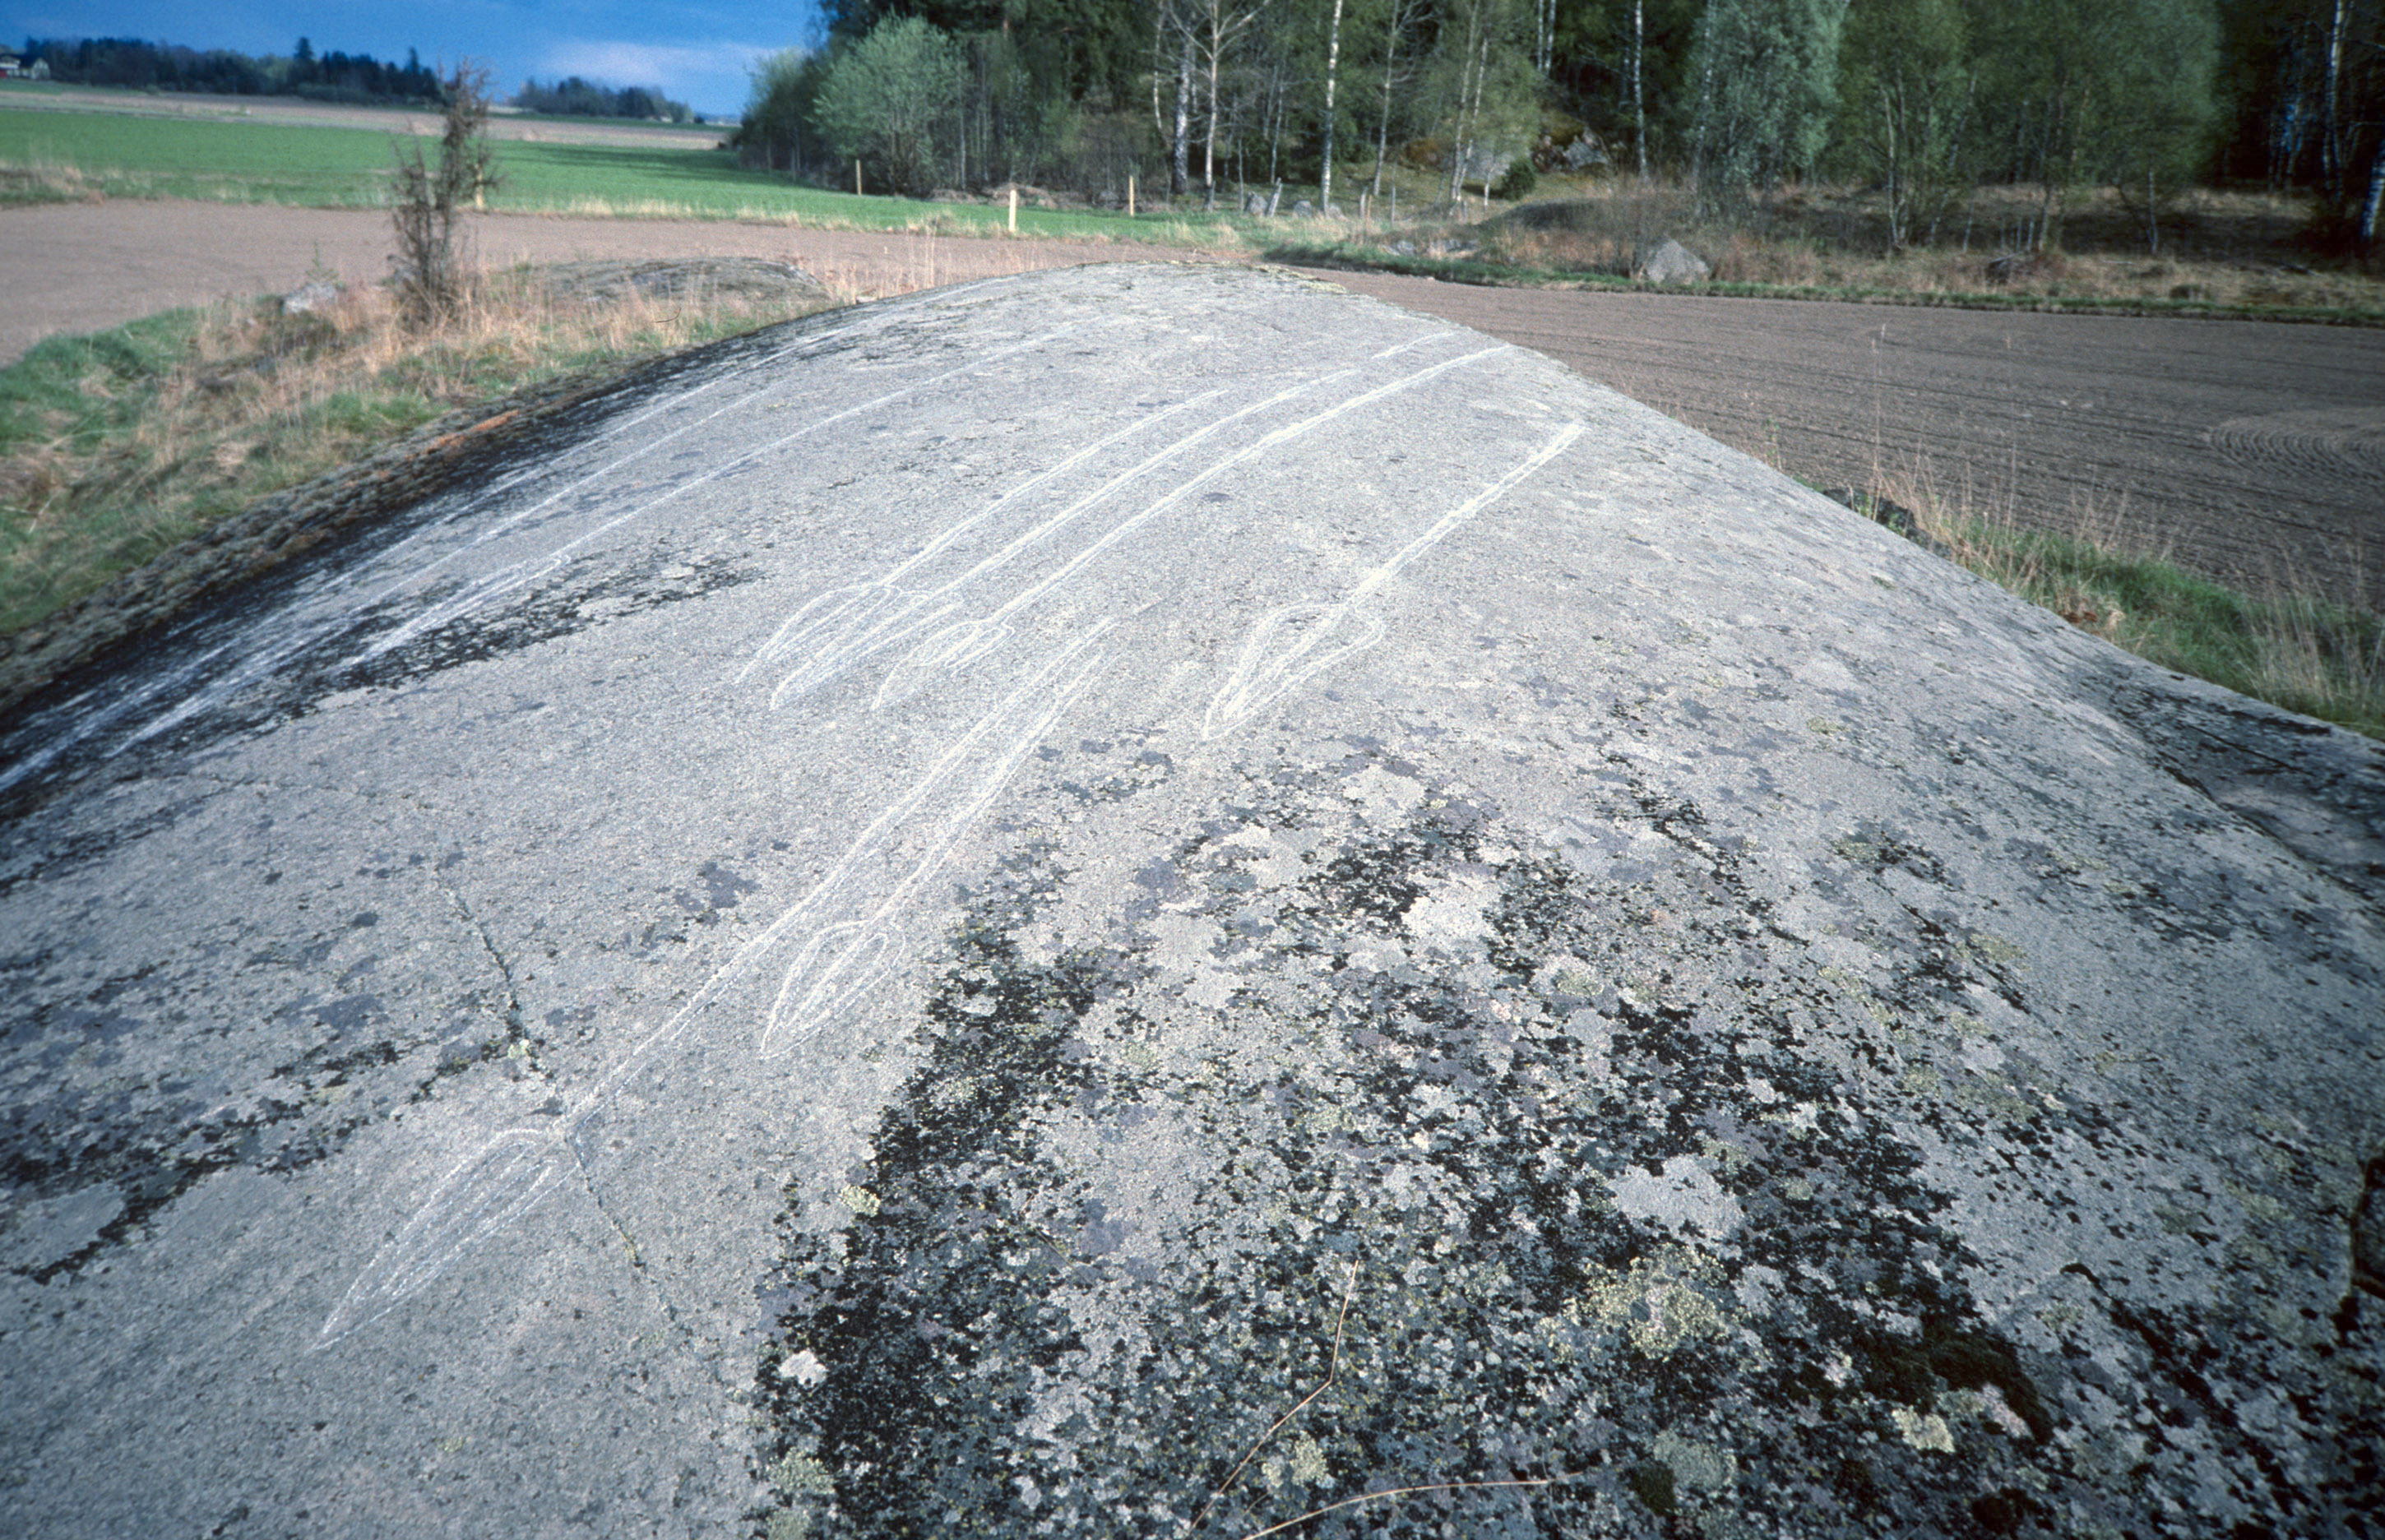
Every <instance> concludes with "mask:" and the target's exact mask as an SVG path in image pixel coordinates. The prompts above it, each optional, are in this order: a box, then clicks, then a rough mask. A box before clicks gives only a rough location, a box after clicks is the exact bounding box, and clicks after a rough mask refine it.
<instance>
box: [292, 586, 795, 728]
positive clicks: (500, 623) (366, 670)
mask: <svg viewBox="0 0 2385 1540" xmlns="http://www.w3.org/2000/svg"><path fill="white" fill-rule="evenodd" d="M757 576H758V573H756V572H755V571H754V570H752V569H751V568H749V567H746V566H743V565H737V564H734V563H730V562H728V561H710V562H706V561H701V560H699V561H697V562H695V563H693V564H692V565H687V566H680V565H676V564H675V563H668V562H667V561H666V560H665V559H664V558H661V557H658V556H649V557H647V558H645V559H643V560H641V561H638V562H634V563H631V564H630V565H626V566H621V567H616V568H613V569H610V570H607V571H604V572H595V573H589V574H584V575H581V576H580V577H579V578H577V580H575V581H570V582H566V583H562V584H558V585H556V587H553V588H550V589H542V590H536V591H534V592H533V593H532V594H531V595H530V596H529V597H528V598H526V599H522V600H518V601H517V602H514V603H512V604H508V605H506V606H504V607H503V608H501V609H497V610H495V611H493V612H492V613H488V614H472V615H463V616H459V617H458V618H457V619H456V620H453V621H450V622H448V623H446V624H444V625H442V626H436V627H431V628H429V629H427V630H424V631H423V632H421V633H420V634H418V635H417V636H415V637H413V638H411V639H409V640H407V641H406V643H405V644H404V645H403V646H399V647H393V648H392V649H390V650H389V651H388V652H383V653H381V654H380V655H378V656H376V657H373V658H370V659H368V660H366V661H364V662H361V663H357V664H353V665H351V666H349V667H346V668H343V669H340V670H338V671H337V672H335V673H331V674H329V675H327V677H325V678H324V679H322V680H321V681H320V683H319V684H318V685H317V687H316V689H313V690H310V691H306V692H305V695H306V697H308V698H311V696H313V695H316V694H320V693H328V692H329V691H330V690H331V689H355V688H357V687H359V686H366V685H377V686H387V685H393V684H397V683H401V682H404V681H406V680H410V679H418V678H423V677H428V676H430V675H432V674H439V673H443V672H445V671H446V670H448V669H451V668H457V667H461V666H462V665H464V664H470V663H481V662H484V661H486V660H488V659H491V658H496V657H503V656H506V655H507V654H509V653H514V652H522V651H525V650H527V649H529V648H531V647H536V646H540V645H542V644H543V643H546V642H550V641H555V640H559V639H561V638H564V637H568V636H571V635H573V634H575V633H577V632H580V631H585V630H588V629H590V628H592V627H596V626H601V625H605V624H606V623H608V622H611V621H615V620H620V619H624V618H626V617H628V616H630V615H638V614H642V613H643V612H645V611H648V610H655V609H660V608H663V607H665V606H667V605H671V604H680V603H684V602H687V601H689V600H691V599H701V598H703V597H704V596H705V595H706V594H709V593H715V592H718V591H719V590H723V589H730V588H735V587H737V586H739V585H741V584H743V583H749V582H752V581H753V580H754V579H755V578H756V577H757ZM405 619H406V615H403V614H393V615H389V616H387V617H385V622H384V623H395V622H401V621H403V620H405ZM346 640H350V641H351V642H353V641H354V640H368V629H367V628H361V627H360V628H359V629H358V630H357V631H356V632H353V633H351V634H350V636H349V638H348V639H346ZM284 714H298V713H297V703H296V702H290V703H288V704H285V706H284Z"/></svg>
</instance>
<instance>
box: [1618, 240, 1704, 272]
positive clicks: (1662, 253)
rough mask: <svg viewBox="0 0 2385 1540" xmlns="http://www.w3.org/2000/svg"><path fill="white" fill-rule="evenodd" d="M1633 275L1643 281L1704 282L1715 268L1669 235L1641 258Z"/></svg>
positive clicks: (1634, 268)
mask: <svg viewBox="0 0 2385 1540" xmlns="http://www.w3.org/2000/svg"><path fill="white" fill-rule="evenodd" d="M1631 276H1632V277H1633V278H1636V279H1639V280H1640V281H1641V282H1642V283H1704V281H1705V280H1706V279H1709V278H1711V277H1713V276H1714V269H1713V268H1712V267H1708V266H1707V265H1706V260H1705V258H1704V257H1702V256H1700V255H1698V254H1697V253H1695V252H1693V251H1692V250H1690V249H1689V248H1688V247H1687V246H1684V245H1682V244H1681V243H1680V242H1679V241H1675V240H1672V239H1670V238H1669V237H1668V238H1667V240H1665V241H1664V242H1662V243H1661V244H1659V245H1658V246H1657V247H1656V249H1655V251H1652V252H1650V253H1649V254H1648V255H1646V256H1644V257H1642V259H1641V260H1640V262H1639V264H1638V265H1637V266H1636V267H1633V269H1632V272H1631Z"/></svg>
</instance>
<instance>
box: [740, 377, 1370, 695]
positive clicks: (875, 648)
mask: <svg viewBox="0 0 2385 1540" xmlns="http://www.w3.org/2000/svg"><path fill="white" fill-rule="evenodd" d="M1353 373H1355V370H1351V369H1337V370H1335V371H1333V372H1332V373H1330V374H1326V375H1320V376H1317V378H1316V379H1305V380H1302V381H1301V382H1299V383H1298V384H1295V385H1291V386H1287V387H1286V388H1285V389H1283V390H1280V391H1277V392H1276V393H1275V394H1273V395H1271V396H1268V397H1267V398H1266V399H1265V400H1262V401H1257V402H1254V403H1252V404H1250V405H1248V406H1244V407H1242V408H1241V409H1240V410H1238V411H1235V412H1231V413H1229V414H1228V415H1227V416H1223V417H1219V418H1217V420H1216V421H1214V422H1211V423H1209V424H1207V425H1206V426H1205V427H1203V428H1196V429H1194V430H1193V432H1191V433H1189V434H1186V435H1185V436H1184V437H1182V438H1180V439H1178V440H1176V441H1174V442H1172V443H1169V444H1168V445H1167V446H1166V447H1164V448H1162V449H1160V450H1157V451H1155V453H1152V454H1150V455H1148V456H1146V457H1145V458H1144V459H1143V461H1142V462H1141V463H1140V464H1137V465H1135V466H1130V467H1129V468H1128V469H1126V470H1123V471H1120V472H1119V473H1118V474H1117V475H1116V476H1113V477H1112V478H1110V479H1109V480H1107V481H1105V482H1104V483H1103V484H1102V485H1101V486H1100V487H1098V488H1096V489H1094V490H1093V491H1091V492H1088V493H1086V494H1085V495H1084V496H1083V497H1080V498H1079V499H1078V500H1077V501H1076V502H1074V503H1070V504H1068V506H1067V507H1066V508H1063V509H1061V510H1060V511H1059V512H1058V513H1057V514H1055V515H1052V516H1051V517H1049V518H1047V519H1045V520H1044V521H1043V523H1042V524H1040V525H1038V526H1036V527H1035V528H1032V529H1030V530H1029V531H1028V532H1027V533H1025V534H1023V535H1021V536H1019V537H1018V538H1017V539H1015V540H1012V541H1011V542H1010V543H1009V544H1008V545H1005V546H1004V547H1003V548H1002V549H1001V550H999V551H997V552H994V553H993V554H991V555H989V556H986V557H985V558H983V559H982V560H980V562H979V563H978V564H977V565H975V566H973V567H971V568H970V569H969V570H968V571H967V572H965V573H963V574H961V575H960V576H959V577H957V578H952V579H951V580H949V581H947V582H945V583H943V584H941V585H940V586H938V587H936V588H934V589H931V590H927V591H926V592H924V593H918V594H912V593H906V592H905V591H904V590H900V589H898V588H896V587H894V582H895V579H896V578H898V577H900V576H902V574H903V573H904V572H905V571H908V570H909V569H910V568H911V567H912V566H913V565H917V562H918V560H919V558H917V557H915V558H913V560H912V561H910V562H906V563H905V564H904V566H903V567H902V568H899V569H897V570H896V571H895V572H892V573H889V574H887V575H886V576H885V577H884V578H879V579H877V580H875V581H873V582H868V583H860V584H855V585H854V586H852V587H850V588H846V589H841V590H835V591H834V592H832V593H829V594H824V595H821V596H820V598H819V599H815V600H813V601H811V602H809V603H807V604H805V607H804V609H803V610H802V611H798V612H797V613H796V615H795V616H794V618H793V619H791V620H790V621H789V622H788V626H793V624H794V622H795V620H800V619H801V618H802V616H803V615H804V614H805V613H807V612H808V611H810V610H811V609H812V608H813V607H814V606H815V605H817V604H818V603H820V602H822V601H823V600H837V599H842V600H843V603H841V604H840V605H839V606H838V607H837V608H836V609H835V610H834V611H833V612H832V613H831V614H830V615H823V616H822V617H821V618H820V620H819V621H818V622H817V623H815V625H814V626H813V627H810V628H809V630H810V631H812V632H815V633H816V632H818V631H819V630H821V629H829V630H830V632H831V635H830V638H829V639H827V640H823V641H822V642H820V643H818V644H813V643H811V642H810V640H809V637H808V636H807V635H806V634H805V633H803V632H798V633H795V634H794V636H793V637H792V638H790V637H789V634H788V627H786V626H782V627H780V629H779V632H778V635H776V636H774V637H772V638H771V640H770V641H769V643H768V644H766V647H769V648H775V649H777V650H778V651H779V652H785V651H788V650H790V649H792V648H793V647H796V646H805V647H806V648H807V650H808V651H809V652H810V653H811V656H810V657H808V658H807V659H806V660H805V663H804V664H802V665H801V666H799V667H797V668H796V669H794V670H793V672H791V673H789V674H788V675H787V676H786V677H784V678H782V679H780V681H779V685H778V688H777V689H774V690H772V691H771V693H770V705H771V706H772V708H774V709H775V708H777V707H779V706H780V705H783V704H785V703H786V702H788V701H790V700H793V699H796V698H799V697H801V696H803V695H805V694H808V693H810V692H811V691H812V690H814V689H818V688H819V687H820V686H822V685H824V684H826V683H828V682H829V681H830V680H831V679H833V678H835V677H837V676H838V675H839V674H842V673H843V672H844V671H845V670H846V669H848V668H851V667H852V666H853V665H854V664H856V663H858V662H860V661H861V660H862V659H863V658H866V657H868V655H869V654H870V653H872V652H879V651H880V650H882V649H884V648H887V647H891V646H893V645H894V644H896V643H898V642H901V641H904V640H908V639H909V638H912V637H915V636H918V634H920V632H922V631H924V630H925V629H926V628H927V627H930V626H931V625H933V624H934V623H935V622H936V621H938V620H941V619H943V617H944V616H945V615H950V614H951V613H952V612H953V611H954V610H955V609H956V608H958V605H956V604H951V603H946V604H936V601H938V600H940V599H944V598H946V597H948V596H949V595H951V594H953V593H955V592H956V591H958V590H960V589H961V588H963V587H964V586H966V585H967V584H968V583H969V582H971V581H973V580H974V579H976V578H980V577H983V576H985V575H986V574H987V573H990V572H994V571H997V570H999V569H1000V568H1002V567H1004V566H1005V565H1009V563H1010V562H1011V561H1012V560H1014V559H1015V558H1016V557H1017V556H1018V553H1021V552H1023V551H1025V550H1026V549H1027V548H1028V547H1029V546H1030V545H1033V544H1036V543H1038V542H1040V541H1041V540H1044V539H1046V538H1047V537H1049V536H1050V535H1051V534H1052V533H1053V532H1055V531H1056V530H1058V529H1059V528H1062V527H1063V526H1064V525H1067V524H1068V523H1069V522H1070V521H1072V520H1073V519H1075V518H1076V517H1077V515H1080V514H1081V513H1082V512H1084V510H1086V509H1088V508H1090V507H1092V506H1093V504H1095V503H1100V502H1102V501H1104V500H1105V499H1106V498H1107V497H1109V495H1110V494H1111V493H1112V492H1115V491H1118V489H1119V488H1120V487H1123V486H1126V485H1127V484H1129V483H1130V482H1131V481H1133V480H1135V479H1136V478H1140V477H1142V476H1143V475H1145V474H1147V473H1149V472H1150V471H1151V470H1153V469H1154V468H1155V467H1156V466H1159V465H1160V464H1161V463H1162V462H1164V461H1166V460H1168V459H1171V458H1173V457H1174V456H1176V455H1178V454H1180V453H1183V452H1184V451H1186V450H1188V449H1191V448H1193V447H1194V446H1195V445H1197V444H1199V443H1200V442H1202V441H1204V440H1205V439H1208V438H1210V437H1212V436H1214V435H1216V434H1217V433H1220V432H1223V431H1224V430H1225V429H1226V428H1230V427H1231V426H1233V425H1234V424H1235V423H1237V422H1240V421H1242V419H1243V418H1245V417H1248V416H1252V415H1253V414H1254V413H1257V412H1262V411H1265V410H1267V408H1268V407H1270V406H1276V405H1280V404H1282V403H1283V402H1286V401H1289V400H1291V399H1292V397H1294V396H1298V395H1302V394H1305V393H1306V392H1307V391H1313V390H1316V389H1318V388H1319V387H1321V386H1325V385H1330V384H1331V383H1333V382H1334V381H1336V380H1339V379H1346V378H1348V377H1349V376H1350V375H1351V374H1353ZM1224 393H1225V392H1224V391H1209V392H1208V393H1207V394H1205V395H1203V396H1199V397H1195V398H1194V400H1193V401H1191V402H1186V403H1184V404H1183V405H1184V406H1192V405H1193V404H1197V403H1200V402H1206V401H1210V400H1214V399H1215V398H1216V397H1217V396H1219V395H1222V394H1224ZM1181 409H1182V408H1181V407H1171V408H1169V409H1168V413H1163V414H1160V416H1168V415H1170V414H1172V413H1174V412H1176V411H1179V410H1181ZM1157 420H1159V419H1158V417H1157V416H1155V417H1151V418H1146V419H1145V420H1144V421H1143V422H1142V423H1137V424H1135V425H1133V427H1134V428H1143V427H1145V426H1147V425H1149V424H1150V423H1153V422H1156V421H1157ZM1132 430H1133V429H1127V430H1121V431H1120V432H1118V433H1115V434H1112V435H1111V436H1110V438H1109V439H1106V440H1104V441H1102V443H1101V444H1098V445H1095V446H1093V448H1095V449H1099V448H1104V447H1106V446H1107V445H1108V444H1110V443H1112V442H1114V441H1117V440H1118V439H1122V438H1124V437H1126V435H1127V432H1129V431H1132ZM1086 453H1092V451H1091V450H1088V451H1085V452H1081V453H1080V454H1078V455H1076V456H1072V457H1071V460H1072V461H1077V460H1081V459H1082V458H1083V457H1084V454H1086ZM1056 468H1058V467H1055V469H1056ZM1017 490H1018V491H1026V490H1028V489H1027V487H1026V486H1024V485H1022V486H1021V487H1020V488H1018V489H1017ZM1011 495H1013V494H1005V497H1004V498H1003V500H1002V501H1003V502H1005V503H1007V502H1008V501H1010V496H1011ZM992 511H993V510H992V509H988V510H987V512H988V513H991V512H992ZM980 516H982V515H980ZM963 522H964V523H965V524H973V523H975V522H976V518H975V517H972V518H971V519H968V520H965V521H963ZM939 543H940V544H942V543H944V542H943V540H942V538H941V537H940V538H939ZM924 554H925V553H922V555H923V556H924ZM930 605H933V606H934V607H933V608H930V607H929V606H930ZM923 611H924V612H925V613H922V612H923ZM837 627H842V634H841V635H839V634H835V631H836V629H837ZM994 640H999V638H995V639H993V640H988V641H986V642H985V644H984V647H980V649H978V652H972V653H971V654H970V655H971V656H973V657H974V656H977V655H979V653H980V652H983V651H984V650H985V648H988V647H991V646H992V645H993V641H994ZM760 661H761V659H760V656H759V655H757V656H756V658H755V662H757V663H758V662H760ZM748 666H749V667H750V666H751V665H750V664H749V665H748ZM739 677H741V678H742V677H743V674H740V676H739Z"/></svg>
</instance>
